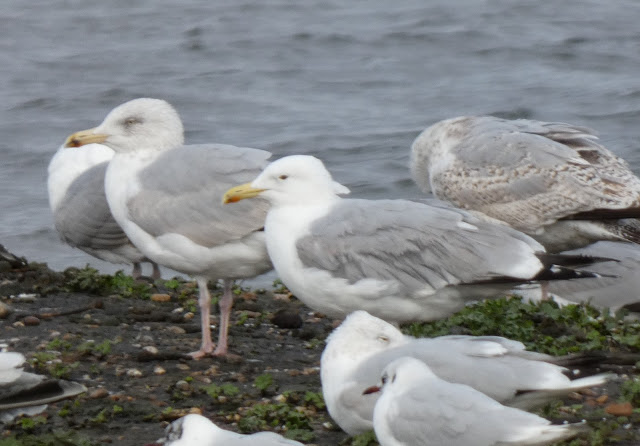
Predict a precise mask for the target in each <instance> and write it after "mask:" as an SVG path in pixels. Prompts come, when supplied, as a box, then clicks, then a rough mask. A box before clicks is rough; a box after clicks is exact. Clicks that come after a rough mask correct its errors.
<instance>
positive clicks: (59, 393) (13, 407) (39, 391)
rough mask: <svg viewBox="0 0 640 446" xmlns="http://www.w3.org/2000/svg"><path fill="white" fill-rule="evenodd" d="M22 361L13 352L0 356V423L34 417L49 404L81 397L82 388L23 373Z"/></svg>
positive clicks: (20, 357) (74, 384)
mask: <svg viewBox="0 0 640 446" xmlns="http://www.w3.org/2000/svg"><path fill="white" fill-rule="evenodd" d="M24 362H25V357H24V355H22V354H21V353H17V352H0V422H3V423H8V422H10V421H12V420H13V419H14V418H15V417H17V416H19V415H23V414H24V415H36V414H39V413H41V412H43V411H44V410H45V409H46V407H47V404H48V403H53V402H56V401H60V400H63V399H67V398H73V397H74V396H76V395H79V394H81V393H84V392H86V391H87V388H86V387H85V386H83V385H82V384H78V383H75V382H71V381H64V380H61V379H53V378H47V377H46V376H42V375H36V374H34V373H28V372H25V371H24V370H23V369H22V366H23V364H24Z"/></svg>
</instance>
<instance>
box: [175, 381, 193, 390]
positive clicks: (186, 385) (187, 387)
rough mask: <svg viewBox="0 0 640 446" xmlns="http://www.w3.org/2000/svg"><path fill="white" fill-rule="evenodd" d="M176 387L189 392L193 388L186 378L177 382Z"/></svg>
mask: <svg viewBox="0 0 640 446" xmlns="http://www.w3.org/2000/svg"><path fill="white" fill-rule="evenodd" d="M176 389H178V390H182V391H183V392H187V391H188V390H190V389H191V386H190V385H189V383H188V382H186V381H185V380H182V379H181V380H180V381H178V382H177V383H176Z"/></svg>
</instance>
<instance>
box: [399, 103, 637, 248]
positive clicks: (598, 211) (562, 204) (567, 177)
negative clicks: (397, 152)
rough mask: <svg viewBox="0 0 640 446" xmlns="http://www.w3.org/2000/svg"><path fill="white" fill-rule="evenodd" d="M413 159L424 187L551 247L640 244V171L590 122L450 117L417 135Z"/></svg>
mask: <svg viewBox="0 0 640 446" xmlns="http://www.w3.org/2000/svg"><path fill="white" fill-rule="evenodd" d="M410 164H411V172H412V175H413V178H414V180H415V182H416V183H417V185H418V186H419V187H420V189H422V191H423V192H425V193H429V192H433V194H434V195H435V196H436V197H438V198H440V199H442V200H447V201H450V202H451V203H453V204H454V205H455V206H458V207H460V208H463V209H468V210H474V211H479V212H482V213H484V214H486V215H488V216H490V217H493V218H496V219H498V220H502V221H504V222H506V223H508V224H509V225H511V226H512V227H513V228H515V229H518V230H519V231H522V232H524V233H526V234H529V235H530V236H532V237H534V238H535V239H536V240H538V241H539V242H540V243H542V244H543V245H544V246H545V247H546V248H547V251H548V252H561V251H566V250H571V249H577V248H581V247H584V246H587V245H589V244H591V243H593V242H596V241H599V240H611V241H630V242H633V243H640V221H639V220H637V217H640V178H638V177H637V176H636V175H634V174H633V172H632V171H631V169H629V165H628V164H627V163H626V161H624V160H623V159H621V158H620V157H618V156H616V155H615V154H614V153H612V152H611V151H609V150H608V149H606V148H605V147H603V146H602V145H600V144H599V143H598V142H597V138H596V136H595V135H594V133H593V131H592V130H590V129H588V128H585V127H579V126H575V125H572V124H565V123H559V122H542V121H533V120H527V119H518V120H506V119H500V118H496V117H493V116H471V117H467V116H465V117H458V118H453V119H447V120H445V121H440V122H437V123H436V124H434V125H432V126H431V127H429V128H427V129H426V130H424V131H423V132H422V133H421V134H420V135H419V136H418V137H417V138H416V140H415V141H414V143H413V145H412V146H411V163H410Z"/></svg>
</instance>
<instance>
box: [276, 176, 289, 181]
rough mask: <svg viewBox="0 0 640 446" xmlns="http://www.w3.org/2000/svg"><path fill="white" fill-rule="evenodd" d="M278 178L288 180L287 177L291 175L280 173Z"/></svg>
mask: <svg viewBox="0 0 640 446" xmlns="http://www.w3.org/2000/svg"><path fill="white" fill-rule="evenodd" d="M278 178H280V179H281V180H286V179H287V178H289V175H280V176H279V177H278Z"/></svg>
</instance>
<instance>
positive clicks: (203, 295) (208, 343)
mask: <svg viewBox="0 0 640 446" xmlns="http://www.w3.org/2000/svg"><path fill="white" fill-rule="evenodd" d="M196 281H197V282H198V291H199V292H200V297H199V299H198V303H199V305H200V324H201V328H202V344H201V346H200V350H198V351H197V352H192V353H189V354H190V355H191V357H193V359H200V358H202V357H203V356H205V355H207V354H209V353H211V352H212V351H213V341H212V340H211V321H210V320H209V315H210V311H211V294H209V289H208V288H207V280H206V279H196Z"/></svg>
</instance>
